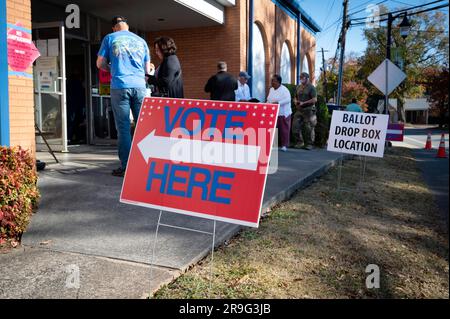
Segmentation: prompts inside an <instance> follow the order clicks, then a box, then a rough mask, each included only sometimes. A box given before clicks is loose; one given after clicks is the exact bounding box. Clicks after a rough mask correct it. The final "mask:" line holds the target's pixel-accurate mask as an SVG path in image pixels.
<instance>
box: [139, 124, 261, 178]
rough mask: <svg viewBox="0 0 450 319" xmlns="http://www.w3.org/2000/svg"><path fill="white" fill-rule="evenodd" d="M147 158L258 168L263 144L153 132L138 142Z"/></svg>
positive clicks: (146, 159) (239, 167)
mask: <svg viewBox="0 0 450 319" xmlns="http://www.w3.org/2000/svg"><path fill="white" fill-rule="evenodd" d="M137 146H138V148H139V150H140V152H141V154H142V156H143V157H144V160H145V161H146V162H147V164H148V161H149V160H150V158H159V159H163V160H170V161H173V162H183V163H193V164H204V165H212V166H220V167H229V168H237V169H243V170H250V171H256V169H257V166H258V159H259V154H260V152H261V147H260V146H253V145H242V144H231V143H220V142H213V141H210V142H208V141H200V140H191V139H183V138H175V137H164V136H156V135H155V131H152V132H151V133H150V134H148V135H147V136H146V137H144V138H143V139H142V140H141V141H140V142H139V143H138V144H137Z"/></svg>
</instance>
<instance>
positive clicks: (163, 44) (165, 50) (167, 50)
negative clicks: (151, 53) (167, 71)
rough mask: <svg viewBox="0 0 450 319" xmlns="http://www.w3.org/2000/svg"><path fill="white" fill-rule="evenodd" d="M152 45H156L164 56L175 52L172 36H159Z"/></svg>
mask: <svg viewBox="0 0 450 319" xmlns="http://www.w3.org/2000/svg"><path fill="white" fill-rule="evenodd" d="M153 45H158V47H159V49H160V50H161V52H162V54H163V56H165V57H166V56H169V55H174V54H175V53H177V46H176V45H175V41H174V40H173V39H172V38H169V37H159V38H157V39H156V40H155V42H153Z"/></svg>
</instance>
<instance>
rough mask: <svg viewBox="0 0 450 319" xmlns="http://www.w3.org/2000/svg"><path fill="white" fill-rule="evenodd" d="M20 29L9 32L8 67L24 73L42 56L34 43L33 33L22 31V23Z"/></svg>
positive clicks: (11, 29) (12, 29) (18, 25)
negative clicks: (32, 39)
mask: <svg viewBox="0 0 450 319" xmlns="http://www.w3.org/2000/svg"><path fill="white" fill-rule="evenodd" d="M16 26H17V27H18V28H17V29H15V28H10V29H9V30H8V40H7V43H8V65H9V67H10V68H11V70H13V71H17V72H24V71H26V70H27V69H28V68H29V67H30V66H31V65H32V64H33V62H34V61H35V60H36V59H37V58H38V57H39V56H40V53H39V51H38V49H37V48H36V46H35V45H34V43H33V41H31V33H28V32H25V31H22V30H21V29H22V26H21V25H20V23H18V24H16Z"/></svg>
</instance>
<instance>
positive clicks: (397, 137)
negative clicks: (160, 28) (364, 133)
mask: <svg viewBox="0 0 450 319" xmlns="http://www.w3.org/2000/svg"><path fill="white" fill-rule="evenodd" d="M404 130H405V124H398V123H396V124H392V123H389V124H388V129H387V134H386V141H395V142H403V135H404V133H405V131H404Z"/></svg>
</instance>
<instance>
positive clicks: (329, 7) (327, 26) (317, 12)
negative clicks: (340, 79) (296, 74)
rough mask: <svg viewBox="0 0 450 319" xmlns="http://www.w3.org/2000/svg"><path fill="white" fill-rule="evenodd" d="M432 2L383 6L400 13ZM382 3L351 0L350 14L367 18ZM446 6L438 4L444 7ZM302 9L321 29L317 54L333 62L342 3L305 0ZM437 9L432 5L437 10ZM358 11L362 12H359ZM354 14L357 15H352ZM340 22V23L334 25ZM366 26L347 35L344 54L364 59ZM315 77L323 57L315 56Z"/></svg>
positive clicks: (411, 0) (408, 1)
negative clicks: (370, 8) (364, 30)
mask: <svg viewBox="0 0 450 319" xmlns="http://www.w3.org/2000/svg"><path fill="white" fill-rule="evenodd" d="M432 1H433V0H403V1H394V0H388V1H385V2H384V3H383V5H385V6H387V7H388V8H389V9H390V10H391V11H393V10H397V9H403V8H408V7H411V6H416V5H421V4H424V3H429V2H432ZM378 2H381V0H371V1H367V0H349V1H348V3H349V5H348V8H349V9H348V12H349V13H350V16H351V17H353V18H359V17H366V16H367V15H368V14H369V13H368V12H366V8H367V6H368V5H370V4H376V3H378ZM444 3H446V2H442V3H438V4H435V5H439V4H444ZM300 4H301V6H302V8H303V9H304V10H305V11H306V13H307V14H308V15H309V16H310V17H312V18H313V19H314V20H315V21H316V23H317V24H318V25H319V26H320V27H321V28H322V32H319V33H317V34H316V41H317V51H320V50H321V49H322V48H323V49H324V50H326V51H328V52H325V60H328V59H329V58H333V57H334V55H335V53H336V47H337V42H338V38H339V33H340V30H341V27H342V20H341V19H340V18H341V15H342V11H343V5H342V4H343V0H303V1H301V2H300ZM435 5H431V7H432V6H435ZM440 10H441V11H443V12H447V15H448V7H447V8H444V9H440ZM358 11H359V12H358ZM352 13H354V14H352ZM336 21H339V22H338V23H335V22H336ZM400 22H401V20H400V19H396V20H395V21H394V24H399V23H400ZM381 25H382V26H384V25H386V22H381ZM363 28H364V26H355V27H352V28H350V29H349V30H348V31H347V41H346V48H345V53H346V55H347V54H348V53H350V52H355V53H357V54H358V55H362V53H363V52H364V50H365V48H366V45H367V44H366V42H365V40H364V37H363ZM316 54H317V55H316V77H317V76H318V75H319V73H320V67H321V66H322V53H321V52H317V53H316Z"/></svg>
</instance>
